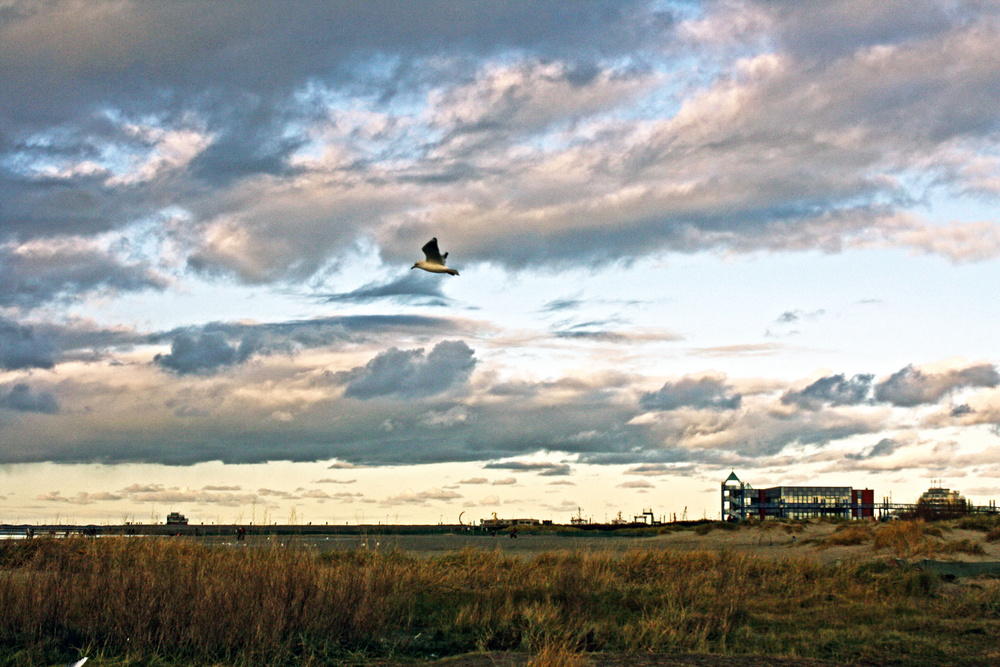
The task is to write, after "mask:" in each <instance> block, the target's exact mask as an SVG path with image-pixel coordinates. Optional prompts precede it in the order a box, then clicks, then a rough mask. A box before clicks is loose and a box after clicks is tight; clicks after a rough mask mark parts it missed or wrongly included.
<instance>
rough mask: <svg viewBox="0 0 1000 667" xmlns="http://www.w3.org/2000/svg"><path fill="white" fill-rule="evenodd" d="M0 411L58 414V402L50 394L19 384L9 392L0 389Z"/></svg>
mask: <svg viewBox="0 0 1000 667" xmlns="http://www.w3.org/2000/svg"><path fill="white" fill-rule="evenodd" d="M0 409H7V410H16V411H18V412H42V413H45V414H50V415H52V414H56V413H57V412H59V402H58V401H57V400H56V397H55V395H54V394H53V393H52V392H50V391H38V390H35V389H32V388H31V387H29V386H28V385H27V384H25V383H23V382H19V383H17V384H15V385H14V386H13V387H11V388H10V389H9V390H6V389H5V388H3V387H0Z"/></svg>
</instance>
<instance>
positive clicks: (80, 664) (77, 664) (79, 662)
mask: <svg viewBox="0 0 1000 667" xmlns="http://www.w3.org/2000/svg"><path fill="white" fill-rule="evenodd" d="M85 662H87V659H86V658H82V659H80V660H77V661H76V662H71V663H69V665H67V667H83V663H85Z"/></svg>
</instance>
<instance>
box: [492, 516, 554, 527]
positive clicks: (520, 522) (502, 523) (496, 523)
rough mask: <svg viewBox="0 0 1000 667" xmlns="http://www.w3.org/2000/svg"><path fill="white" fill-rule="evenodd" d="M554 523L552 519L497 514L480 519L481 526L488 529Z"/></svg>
mask: <svg viewBox="0 0 1000 667" xmlns="http://www.w3.org/2000/svg"><path fill="white" fill-rule="evenodd" d="M548 525H552V522H551V521H548V520H542V519H500V518H497V516H496V514H494V515H493V518H492V519H480V520H479V526H480V528H484V529H486V530H503V529H504V528H510V527H511V526H548Z"/></svg>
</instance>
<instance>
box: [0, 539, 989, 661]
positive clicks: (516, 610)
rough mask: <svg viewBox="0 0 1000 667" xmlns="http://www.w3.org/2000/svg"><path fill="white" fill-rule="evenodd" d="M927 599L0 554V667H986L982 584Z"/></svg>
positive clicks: (408, 563)
mask: <svg viewBox="0 0 1000 667" xmlns="http://www.w3.org/2000/svg"><path fill="white" fill-rule="evenodd" d="M907 534H908V533H904V534H903V538H901V539H904V538H905V536H906V535H907ZM921 534H923V533H921ZM875 535H876V536H877V535H878V533H875ZM942 585H943V584H941V582H940V581H939V579H938V578H937V577H935V576H933V575H929V574H925V573H920V572H916V571H912V570H909V569H906V568H900V567H897V566H895V565H892V564H891V562H888V561H887V562H885V563H881V562H878V561H870V562H868V563H856V564H846V565H843V566H841V567H831V566H823V565H820V564H818V563H816V562H814V561H807V560H780V561H777V560H776V561H771V560H765V559H761V558H758V557H756V556H753V555H751V554H747V553H745V552H741V553H735V552H727V551H720V552H694V553H676V552H670V551H660V550H655V551H654V550H641V551H632V552H629V553H626V554H616V553H611V552H607V553H604V552H591V551H557V552H549V553H544V554H540V555H538V556H536V557H534V558H532V559H519V558H513V557H508V556H505V555H503V553H501V552H500V551H480V550H473V549H466V550H462V551H457V552H452V553H449V554H446V555H444V556H441V557H436V558H430V559H419V558H417V557H416V556H413V555H409V554H406V553H402V552H399V551H395V550H375V551H352V552H330V553H325V554H320V553H317V552H315V551H312V550H308V549H305V548H298V547H277V546H275V547H253V546H251V547H246V548H234V547H231V546H230V547H226V546H214V547H213V546H206V545H203V544H199V543H197V542H194V541H186V540H183V539H179V538H169V539H153V538H141V539H134V538H133V539H129V538H101V539H97V540H88V539H62V540H54V539H53V540H34V541H31V542H27V541H22V542H7V543H0V664H11V665H19V666H23V667H34V666H36V665H51V664H56V663H58V662H60V661H68V660H69V659H70V658H72V657H76V656H79V655H81V654H82V653H83V652H86V653H87V654H88V655H91V656H92V657H99V658H100V659H101V661H96V660H95V662H97V664H99V665H100V664H113V665H139V664H144V665H145V664H160V665H165V666H166V665H177V666H179V665H185V666H199V665H205V666H207V665H239V666H242V665H250V664H254V665H259V664H268V665H293V664H294V665H303V664H364V663H365V662H367V661H370V660H373V659H376V658H377V659H389V658H393V659H397V658H399V659H405V660H409V661H418V662H419V661H420V660H423V659H429V658H431V657H442V656H448V655H458V654H463V653H468V652H473V651H510V650H513V651H522V652H526V653H528V654H530V655H531V656H533V657H532V660H533V661H534V662H533V664H537V665H567V666H570V665H577V664H582V661H583V657H582V656H584V655H586V654H587V653H588V652H594V651H604V652H619V653H626V652H627V653H659V652H670V653H693V652H698V653H714V654H742V655H756V656H804V657H811V658H825V659H831V660H838V661H843V662H849V661H854V662H858V663H866V664H868V663H875V664H877V663H879V662H889V661H891V660H893V659H895V658H896V657H897V656H899V655H907V656H913V657H914V659H915V660H917V661H918V662H919V661H923V662H922V664H949V662H950V663H951V664H960V663H962V662H963V660H964V659H965V658H968V657H969V656H989V655H993V656H994V657H995V658H996V659H997V660H1000V654H998V653H997V650H998V649H997V648H996V647H995V642H993V641H992V639H991V638H992V637H995V636H997V634H998V633H1000V595H998V589H997V587H978V588H973V587H968V588H967V589H965V588H963V589H962V590H960V591H958V593H952V594H949V595H947V596H942V595H938V589H939V587H940V586H942Z"/></svg>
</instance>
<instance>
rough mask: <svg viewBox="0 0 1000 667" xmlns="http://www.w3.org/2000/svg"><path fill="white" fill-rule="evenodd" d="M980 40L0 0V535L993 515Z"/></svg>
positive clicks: (910, 7)
mask: <svg viewBox="0 0 1000 667" xmlns="http://www.w3.org/2000/svg"><path fill="white" fill-rule="evenodd" d="M998 41H1000V8H998V7H997V6H996V5H995V4H994V3H992V2H979V1H975V0H973V1H969V2H960V1H959V2H956V1H953V0H948V1H944V0H941V1H930V0H928V1H919V0H917V1H914V0H907V2H901V1H900V2H897V1H895V0H885V1H883V2H879V3H875V4H872V3H870V2H867V1H861V0H842V1H838V0H830V1H829V2H823V3H802V2H798V1H793V0H789V1H787V2H784V1H768V2H741V1H735V0H734V1H719V2H714V1H707V2H665V1H660V0H653V1H634V2H632V1H626V0H608V1H607V2H601V1H597V0H594V1H588V2H572V3H569V2H563V1H561V0H537V1H533V2H527V1H522V0H508V1H497V2H490V1H486V2H474V3H473V2H466V1H459V0H421V1H420V2H404V1H397V2H389V1H377V0H376V1H371V0H370V1H368V2H352V3H347V2H342V3H327V2H297V3H285V2H255V3H250V4H247V3H241V2H214V3H212V4H211V5H210V7H206V6H205V5H204V4H202V3H199V2H185V1H183V0H172V1H171V2H165V1H164V2H131V1H128V0H115V1H102V0H97V1H93V2H78V1H76V0H73V1H62V0H51V1H49V0H45V1H42V0H38V1H34V0H29V1H25V2H2V3H0V521H2V522H14V521H19V522H21V521H52V520H70V521H80V522H83V521H95V522H119V521H121V520H123V519H125V520H135V521H148V520H162V518H163V517H164V516H165V515H166V513H167V512H169V511H175V510H176V511H181V512H182V513H185V514H187V515H188V516H189V518H191V520H192V521H194V522H205V523H211V522H217V521H222V522H230V521H249V520H255V521H264V520H273V521H279V522H284V521H293V522H313V523H324V522H331V523H332V522H348V523H357V522H363V523H374V522H377V521H400V522H431V523H437V522H439V521H446V522H454V521H456V520H457V519H458V517H459V515H460V513H462V512H465V514H464V518H463V520H464V521H470V520H473V521H475V520H478V519H480V518H485V517H488V516H490V515H492V513H494V512H496V513H497V514H498V515H500V516H513V515H517V516H534V517H538V518H546V519H554V520H555V521H557V522H566V521H568V519H569V518H570V516H571V515H573V514H575V513H576V512H577V511H580V512H582V514H583V515H584V516H591V517H593V518H594V519H597V520H603V519H604V518H606V517H609V518H610V517H613V516H615V515H616V514H617V512H619V511H621V512H622V513H623V514H624V515H625V516H631V515H633V514H638V513H639V512H640V511H641V510H642V509H643V508H652V509H653V510H654V513H655V514H656V515H658V516H671V515H673V514H674V513H676V514H677V515H678V516H681V515H682V513H683V511H684V510H685V508H686V509H687V512H688V515H689V516H694V517H701V516H708V517H716V516H718V512H719V496H718V490H719V484H720V483H721V482H722V481H723V480H724V479H725V478H726V476H727V475H728V474H729V472H730V471H731V470H735V471H736V472H737V474H738V475H739V476H740V477H741V478H742V479H744V480H745V481H749V482H750V483H752V484H754V485H755V486H757V487H765V486H774V485H778V484H820V483H823V484H842V485H850V486H854V487H864V488H872V489H874V490H875V494H876V498H878V499H881V498H883V497H886V496H889V495H890V494H891V495H892V497H893V499H894V500H897V501H912V500H915V498H916V496H917V495H918V494H919V493H920V492H921V491H922V490H923V489H926V488H927V487H928V486H930V485H931V483H932V481H933V480H943V483H944V485H945V486H949V487H951V488H958V489H960V490H961V491H962V492H963V493H965V495H967V496H968V497H970V498H971V499H973V500H974V501H976V502H986V501H987V500H989V499H992V498H996V497H1000V480H998V475H1000V449H998V448H997V444H998V437H1000V436H998V433H1000V372H998V368H997V363H998V361H1000V343H998V341H997V337H996V332H997V331H1000V315H998V312H1000V309H998V308H997V307H996V289H997V286H998V285H1000V262H998V256H1000V224H998V221H997V219H996V215H995V211H996V210H997V203H998V199H1000V149H998V146H1000V142H998V139H1000V104H998V103H997V101H998V99H1000V50H998V49H997V48H996V44H997V43H998ZM431 237H437V238H438V239H439V242H440V245H441V249H442V251H447V252H448V253H449V257H448V263H449V265H450V266H453V267H454V268H456V269H458V270H459V271H460V273H461V275H460V276H458V277H452V276H448V275H433V274H428V273H425V272H422V271H419V270H417V271H412V270H411V269H410V267H411V266H412V264H413V262H414V261H416V260H418V259H422V255H421V253H420V248H421V246H422V245H423V244H424V243H425V242H426V241H427V240H428V239H430V238H431ZM578 508H579V510H578Z"/></svg>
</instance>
